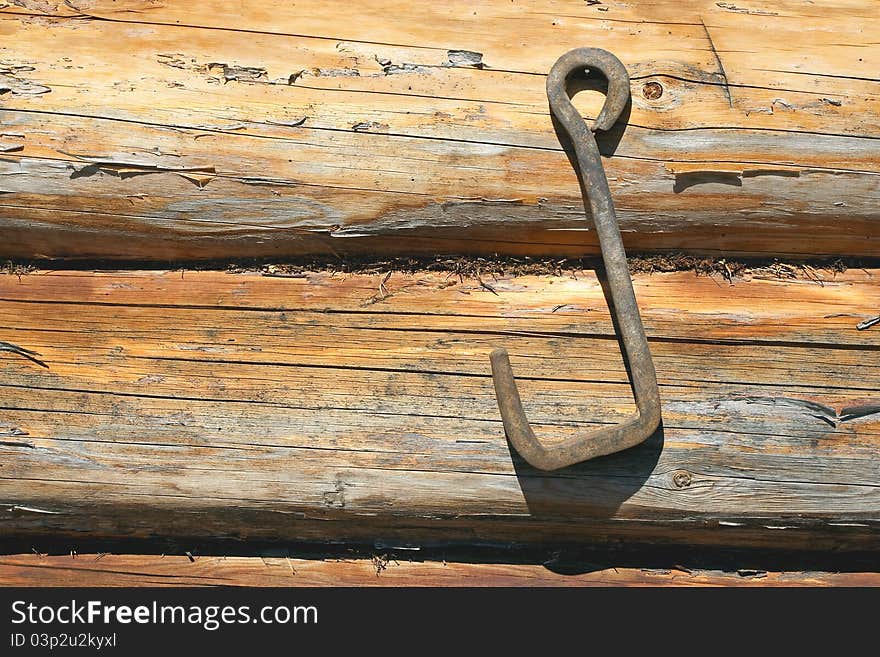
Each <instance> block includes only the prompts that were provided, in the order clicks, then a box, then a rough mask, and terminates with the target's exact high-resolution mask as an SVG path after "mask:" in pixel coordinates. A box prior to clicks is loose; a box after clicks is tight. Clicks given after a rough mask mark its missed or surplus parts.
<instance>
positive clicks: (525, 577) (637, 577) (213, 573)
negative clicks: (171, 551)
mask: <svg viewBox="0 0 880 657" xmlns="http://www.w3.org/2000/svg"><path fill="white" fill-rule="evenodd" d="M0 586H107V587H110V586H298V587H299V586H517V587H522V586H747V587H756V586H757V587H765V586H774V587H777V586H811V587H813V586H822V587H825V586H880V574H878V573H868V572H853V573H825V572H763V571H749V572H744V573H743V574H740V573H736V572H723V571H717V570H696V569H695V570H692V569H680V570H679V569H640V568H601V569H598V570H591V571H590V570H588V571H587V572H578V573H573V574H572V573H566V574H563V573H559V572H553V571H552V570H549V569H548V568H545V567H544V566H541V565H533V564H484V563H456V562H441V561H403V560H400V561H397V560H390V561H387V560H383V559H379V558H374V559H372V560H371V559H339V560H335V559H334V560H326V561H324V560H317V559H298V558H295V557H284V556H282V557H277V556H273V557H195V558H194V560H190V559H189V558H187V557H183V556H154V555H118V554H80V555H77V556H76V557H72V556H70V555H63V556H46V555H35V554H21V555H8V556H0Z"/></svg>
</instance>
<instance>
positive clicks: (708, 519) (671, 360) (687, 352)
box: [0, 270, 880, 549]
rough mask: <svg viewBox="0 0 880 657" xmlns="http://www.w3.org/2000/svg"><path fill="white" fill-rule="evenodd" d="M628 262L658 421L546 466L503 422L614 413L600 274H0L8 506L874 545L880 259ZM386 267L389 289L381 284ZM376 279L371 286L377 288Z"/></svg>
mask: <svg viewBox="0 0 880 657" xmlns="http://www.w3.org/2000/svg"><path fill="white" fill-rule="evenodd" d="M826 278H827V280H825V281H824V282H823V283H822V284H819V283H817V282H814V281H779V280H769V279H761V278H754V277H753V278H744V279H737V280H735V285H728V284H727V283H719V282H717V281H714V280H712V279H710V278H708V277H696V276H694V275H693V274H690V273H679V274H662V275H653V276H648V275H638V276H636V277H635V286H636V294H637V297H638V299H639V301H640V307H641V309H642V312H643V316H644V319H645V324H646V327H647V331H648V335H649V340H650V342H651V347H652V351H653V353H654V356H655V362H656V365H657V370H658V375H659V380H660V385H661V397H662V399H663V418H664V424H663V430H662V432H660V433H658V434H657V435H655V436H654V437H653V438H651V439H650V440H649V441H648V442H647V443H645V444H644V445H642V446H640V447H638V448H635V449H633V450H630V451H628V452H625V453H622V454H618V455H614V456H611V457H608V458H604V459H600V460H597V461H594V462H590V463H587V464H583V465H580V466H576V467H573V468H569V469H567V470H564V471H560V472H556V473H540V472H538V471H535V470H532V469H531V468H529V467H528V466H527V465H526V464H524V463H523V462H522V461H521V460H520V459H519V458H518V457H516V456H515V455H511V453H510V449H509V446H508V445H507V443H506V441H505V440H504V434H503V430H502V428H501V423H500V419H499V416H498V411H497V407H496V405H495V399H494V394H493V391H492V385H491V379H490V376H489V367H488V353H489V351H490V350H491V349H492V348H493V347H495V346H499V345H502V344H503V345H506V346H507V347H508V349H509V350H510V352H511V354H512V359H513V365H514V368H515V369H516V371H517V373H518V375H519V377H520V381H521V388H522V394H523V398H524V401H525V404H526V407H527V412H528V413H529V415H530V417H531V419H532V420H533V422H535V423H536V424H538V425H540V426H541V428H542V430H543V431H542V433H545V434H547V438H548V439H549V440H553V439H556V438H558V437H561V436H565V435H570V434H571V433H572V432H576V431H579V430H580V429H581V428H582V427H585V426H590V425H595V424H596V423H601V422H613V421H615V420H616V419H618V418H620V417H622V416H623V415H624V414H626V413H628V412H630V411H631V409H632V408H633V404H632V401H631V399H630V393H629V386H628V385H627V379H626V374H625V370H624V367H623V363H622V360H621V356H620V354H619V351H618V346H617V342H616V340H615V339H614V332H613V327H612V325H611V321H610V316H609V313H608V310H607V308H606V306H605V301H604V298H603V294H602V289H601V286H600V285H599V282H598V281H597V280H596V278H595V276H594V275H593V274H592V273H590V272H583V273H579V274H578V275H577V277H550V276H547V277H534V276H522V277H516V278H511V277H499V278H498V280H492V283H491V287H492V288H493V289H494V293H493V292H490V291H489V290H488V289H486V287H483V286H481V285H480V284H479V282H477V281H468V280H464V281H460V280H459V279H458V278H457V277H449V276H447V275H445V274H443V273H438V272H432V273H429V272H421V273H414V274H401V273H395V274H393V275H392V276H391V277H390V278H387V279H386V277H385V276H384V275H383V276H372V275H332V274H328V273H311V274H305V275H303V277H301V278H273V277H263V276H259V275H256V274H227V273H217V272H167V273H163V272H106V273H89V272H68V271H60V272H41V273H39V274H37V275H26V276H23V277H21V278H20V279H19V278H18V277H16V276H14V275H3V276H0V327H2V328H0V339H2V340H4V341H5V342H8V343H12V344H15V345H18V346H20V347H23V348H25V349H29V350H33V351H36V352H38V358H39V359H41V360H42V361H43V362H44V363H45V365H46V366H47V367H41V366H40V365H39V364H38V363H35V362H32V361H30V360H27V359H26V358H23V357H22V356H20V355H16V354H13V353H10V352H0V365H2V368H0V425H2V426H0V431H3V432H4V435H3V436H2V437H0V454H2V457H3V458H2V460H0V501H2V503H3V504H2V505H0V522H2V523H3V524H2V527H3V529H4V532H5V533H7V534H9V535H12V534H20V535H30V536H58V535H81V536H90V537H95V536H105V537H114V536H116V537H118V536H123V535H124V536H141V537H150V536H155V535H163V536H178V537H179V536H186V537H191V536H213V537H227V538H228V537H235V538H260V537H262V538H283V539H298V540H337V539H351V540H371V541H372V540H374V539H375V538H376V537H388V538H392V539H394V540H396V541H413V542H417V543H426V544H430V543H448V542H469V543H473V542H523V543H529V542H547V541H558V542H566V541H583V540H594V541H616V540H629V541H641V542H647V543H671V542H680V543H681V542H683V543H692V544H715V545H738V546H774V547H780V546H787V547H807V548H815V549H825V548H836V549H865V548H869V547H876V545H877V529H878V523H880V464H878V462H877V459H876V454H877V447H878V443H880V424H878V421H880V412H878V411H880V368H878V367H877V353H878V351H880V333H878V332H877V331H875V330H871V329H869V330H865V331H858V330H856V328H855V325H856V323H858V322H859V321H861V320H863V319H865V318H866V317H868V316H871V315H872V314H874V313H876V312H877V307H876V299H877V298H878V296H877V292H878V289H880V288H878V285H880V284H878V281H880V271H878V270H850V271H848V272H846V273H843V274H837V275H835V276H833V277H832V276H831V275H830V274H828V275H826ZM380 282H382V285H381V286H380ZM380 288H381V291H380Z"/></svg>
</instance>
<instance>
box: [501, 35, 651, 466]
mask: <svg viewBox="0 0 880 657" xmlns="http://www.w3.org/2000/svg"><path fill="white" fill-rule="evenodd" d="M585 69H590V70H598V71H600V72H601V73H603V74H604V75H605V77H606V78H607V79H608V93H607V95H606V97H605V104H604V106H603V107H602V111H601V112H600V113H599V116H598V117H597V118H596V121H595V123H594V124H593V127H592V131H597V130H608V129H609V128H611V126H613V125H614V123H615V121H617V119H618V117H619V116H620V114H621V112H622V111H623V109H624V108H625V107H626V104H627V101H628V100H629V94H630V90H629V76H628V75H627V72H626V68H625V67H624V65H623V64H622V63H621V62H620V60H619V59H617V58H616V57H615V56H614V55H612V54H611V53H609V52H607V51H605V50H600V49H598V48H578V49H575V50H571V51H569V52H567V53H565V54H564V55H563V56H562V57H560V58H559V59H558V60H557V62H556V63H555V64H554V65H553V68H552V69H551V70H550V74H549V75H548V76H547V98H548V99H549V100H550V111H551V113H552V114H553V116H554V117H555V118H556V119H557V121H558V122H559V124H560V125H561V127H562V129H563V130H564V131H565V133H566V134H567V136H568V138H569V139H570V140H571V142H572V144H573V145H574V150H575V154H576V156H577V166H576V173H577V176H578V180H579V182H580V185H581V195H582V196H583V200H584V205H585V206H587V205H589V208H590V211H591V213H592V215H593V220H594V222H595V225H596V232H597V234H598V236H599V246H600V248H601V250H602V260H603V262H604V263H605V271H606V272H607V276H608V287H609V288H610V292H611V301H612V306H611V311H612V313H613V314H614V317H615V319H616V320H617V325H618V327H619V330H620V335H621V338H622V341H623V347H624V350H625V352H626V356H627V360H628V361H629V366H630V372H631V373H632V387H633V394H634V397H635V401H636V407H637V408H638V411H637V412H636V413H635V415H633V416H631V417H629V418H627V419H626V420H624V421H623V422H621V423H620V424H616V425H614V426H606V427H602V428H599V429H596V430H594V431H591V432H589V433H587V434H586V435H583V436H576V437H573V438H569V439H568V440H566V441H564V442H562V443H560V444H557V445H554V446H552V447H545V446H544V445H542V444H541V443H540V442H539V441H538V439H537V438H536V437H535V433H534V432H533V431H532V428H531V426H530V425H529V421H528V419H527V418H526V414H525V412H524V411H523V407H522V401H521V400H520V397H519V391H518V390H517V387H516V380H515V379H514V377H513V370H512V369H511V367H510V358H509V357H508V355H507V350H506V349H496V350H495V351H493V352H492V354H491V356H490V357H489V358H490V361H491V363H492V379H493V381H494V383H495V396H496V398H497V400H498V408H499V410H500V411H501V419H502V421H503V423H504V430H505V432H506V433H507V437H508V439H509V440H510V442H511V443H512V444H513V446H514V448H515V449H516V451H517V452H519V453H520V455H521V456H522V457H523V458H524V459H525V460H526V461H528V462H529V463H530V464H531V465H533V466H534V467H536V468H540V469H541V470H556V469H557V468H564V467H566V466H569V465H573V464H575V463H580V462H581V461H586V460H588V459H591V458H595V457H597V456H603V455H605V454H612V453H614V452H619V451H621V450H624V449H627V448H629V447H633V446H635V445H638V444H639V443H641V442H642V441H644V440H645V439H646V438H647V437H648V436H650V435H651V434H652V433H654V431H655V430H656V429H657V427H658V426H659V424H660V393H659V390H658V389H657V374H656V372H655V371H654V362H653V361H652V360H651V352H650V349H649V348H648V340H647V338H646V337H645V329H644V327H643V326H642V319H641V316H640V315H639V308H638V305H636V297H635V293H634V292H633V287H632V280H631V279H630V275H629V268H628V267H627V263H626V252H625V251H624V248H623V240H622V239H621V237H620V229H619V228H618V226H617V217H616V216H615V214H614V204H613V203H612V200H611V190H610V189H609V188H608V180H607V178H606V177H605V170H604V169H603V168H602V159H601V157H600V155H599V147H598V146H597V145H596V139H595V137H594V136H593V132H592V131H591V130H590V129H588V128H587V126H586V124H585V122H584V119H583V117H581V115H580V114H579V113H578V111H577V110H576V109H575V107H574V105H573V104H572V102H571V99H570V98H569V95H568V93H567V90H566V87H567V83H568V80H569V78H570V77H571V75H572V74H573V73H575V72H578V71H584V70H585Z"/></svg>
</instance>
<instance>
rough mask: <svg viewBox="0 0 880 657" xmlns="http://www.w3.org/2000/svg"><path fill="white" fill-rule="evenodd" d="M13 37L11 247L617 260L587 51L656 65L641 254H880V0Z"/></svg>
mask: <svg viewBox="0 0 880 657" xmlns="http://www.w3.org/2000/svg"><path fill="white" fill-rule="evenodd" d="M0 39H2V42H3V45H2V46H0V110H2V117H0V120H2V125H0V156H2V157H0V227H2V230H3V235H4V240H3V241H2V244H0V256H5V257H52V258H61V257H69V258H120V259H175V260H185V259H209V258H228V257H241V256H267V257H278V256H289V255H297V254H306V253H338V254H346V253H363V252H373V253H377V252H383V253H392V252H393V253H406V254H416V253H424V254H433V253H441V252H445V253H449V252H467V253H510V254H526V253H532V254H537V253H543V254H546V253H559V254H566V255H576V254H587V253H595V252H596V238H595V235H594V232H593V231H592V230H590V224H589V223H588V222H586V221H585V220H584V218H583V209H582V206H581V201H580V196H579V191H578V187H577V182H576V180H575V177H574V174H573V172H572V170H571V167H570V165H569V163H568V160H567V158H566V156H565V153H564V152H563V151H562V150H561V147H560V146H559V142H558V140H557V137H556V135H555V133H554V130H553V127H552V124H551V121H550V117H549V113H548V109H547V100H546V96H545V91H544V81H545V78H544V76H545V74H546V72H547V71H548V70H549V68H550V66H551V65H552V63H553V62H554V61H555V59H556V58H557V57H558V56H559V55H561V54H562V53H563V52H565V51H566V50H568V49H570V48H573V47H580V46H599V47H603V48H605V49H607V50H610V51H612V52H614V53H615V54H616V55H617V56H618V57H619V58H620V59H621V60H622V61H623V62H624V63H625V64H626V66H627V68H628V70H629V72H630V74H631V76H632V93H633V101H632V107H631V111H630V113H629V115H628V117H626V129H625V130H622V128H620V127H619V128H618V129H617V130H616V131H612V133H609V134H608V135H604V136H603V137H602V140H601V148H602V150H603V152H604V153H605V154H606V155H612V153H613V156H611V157H607V158H606V161H605V164H606V168H607V172H608V176H609V178H610V183H611V187H612V193H613V195H614V199H615V202H616V204H617V208H618V214H619V218H620V222H621V227H622V230H623V232H624V237H625V242H626V246H627V248H628V249H630V250H637V251H662V250H688V251H694V252H697V251H700V252H732V253H733V252H735V253H740V254H753V255H754V254H757V255H762V254H763V255H766V254H772V255H778V254H787V255H797V256H815V255H834V254H845V255H851V256H857V255H858V256H880V240H878V236H880V230H878V222H880V218H878V207H880V203H878V201H880V175H878V174H880V157H878V153H880V149H878V143H880V142H878V138H880V119H878V116H880V95H878V91H877V82H878V78H877V74H876V71H877V70H880V56H878V54H877V48H876V43H877V42H878V41H880V18H878V17H877V16H876V12H875V11H874V8H873V5H872V3H870V2H868V1H867V0H847V1H844V2H840V1H835V2H818V3H810V4H804V3H801V2H794V1H784V2H762V1H758V2H750V3H748V5H747V6H745V5H744V6H743V7H739V6H737V5H736V4H734V3H718V2H714V1H712V0H688V1H687V2H672V1H669V2H647V1H640V2H627V3H622V2H603V3H601V4H598V5H589V4H586V3H584V2H580V1H579V0H578V1H569V2H553V1H551V0H540V1H538V2H532V1H530V2H528V3H522V2H518V1H517V2H508V1H507V0H504V1H502V0H493V1H487V2H480V3H472V2H462V1H457V0H456V1H452V2H446V3H439V4H438V3H427V4H426V3H400V2H397V1H396V0H380V1H376V0H371V1H370V2H362V1H359V0H358V1H354V2H345V3H340V4H334V3H326V2H320V3H319V2H298V3H296V4H290V3H284V2H277V1H266V2H257V1H250V2H239V3H234V5H228V3H220V2H213V1H209V0H195V1H188V2H182V1H181V2H153V1H152V0H118V1H117V0H113V1H110V0H106V1H105V0H67V1H66V2H59V1H58V0H16V2H14V3H12V4H8V3H7V4H0ZM576 103H577V104H578V107H579V108H580V109H581V110H582V112H583V113H584V115H585V116H594V115H595V113H596V111H597V109H598V107H599V106H600V103H601V96H600V95H599V94H597V93H595V92H591V93H583V94H579V95H578V96H577V97H576Z"/></svg>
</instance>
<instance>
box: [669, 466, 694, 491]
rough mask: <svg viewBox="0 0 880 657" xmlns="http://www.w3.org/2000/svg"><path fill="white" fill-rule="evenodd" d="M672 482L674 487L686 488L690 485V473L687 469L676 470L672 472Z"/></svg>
mask: <svg viewBox="0 0 880 657" xmlns="http://www.w3.org/2000/svg"><path fill="white" fill-rule="evenodd" d="M672 484H673V485H674V486H675V487H676V488H687V487H688V486H690V485H691V473H690V472H688V471H687V470H676V471H675V472H673V473H672Z"/></svg>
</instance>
